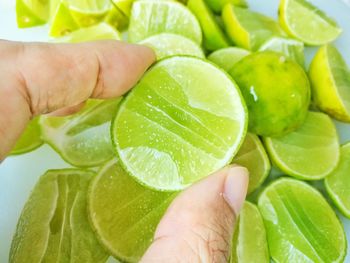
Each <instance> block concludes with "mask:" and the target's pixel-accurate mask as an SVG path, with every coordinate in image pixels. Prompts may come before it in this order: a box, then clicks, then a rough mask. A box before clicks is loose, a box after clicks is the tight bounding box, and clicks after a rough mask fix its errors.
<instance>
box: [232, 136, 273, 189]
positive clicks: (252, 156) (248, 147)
mask: <svg viewBox="0 0 350 263" xmlns="http://www.w3.org/2000/svg"><path fill="white" fill-rule="evenodd" d="M232 163H233V164H239V165H242V166H244V167H246V168H248V170H249V187H248V193H251V192H253V191H254V190H256V189H257V188H259V187H260V186H261V185H262V184H263V182H264V181H265V179H266V178H267V176H268V175H269V173H270V171H271V164H270V160H269V157H268V156H267V153H266V151H265V149H264V146H263V145H262V143H261V141H260V139H259V137H258V136H256V135H255V134H252V133H248V134H247V136H246V138H245V140H244V142H243V145H242V146H241V148H240V149H239V152H238V153H237V155H236V156H235V158H233V161H232Z"/></svg>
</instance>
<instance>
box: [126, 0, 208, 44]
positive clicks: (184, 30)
mask: <svg viewBox="0 0 350 263" xmlns="http://www.w3.org/2000/svg"><path fill="white" fill-rule="evenodd" d="M160 33H173V34H179V35H183V36H185V37H188V38H190V39H192V40H193V41H194V42H196V43H197V44H201V42H202V31H201V28H200V26H199V23H198V21H197V19H196V17H195V16H194V15H193V14H192V13H191V12H190V11H189V10H188V9H187V8H186V7H185V6H183V5H182V4H180V3H177V2H173V1H157V0H155V1H154V0H153V1H152V0H149V1H137V2H135V3H134V5H133V7H132V10H131V17H130V25H129V39H130V41H131V42H133V43H137V42H140V41H141V40H144V39H145V38H147V37H150V36H153V35H157V34H160Z"/></svg>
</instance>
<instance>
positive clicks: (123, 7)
mask: <svg viewBox="0 0 350 263" xmlns="http://www.w3.org/2000/svg"><path fill="white" fill-rule="evenodd" d="M134 2H135V0H112V3H113V5H114V6H115V7H116V8H117V9H119V10H120V11H121V12H123V14H125V15H126V16H127V17H128V18H129V17H130V15H131V8H132V5H133V3H134Z"/></svg>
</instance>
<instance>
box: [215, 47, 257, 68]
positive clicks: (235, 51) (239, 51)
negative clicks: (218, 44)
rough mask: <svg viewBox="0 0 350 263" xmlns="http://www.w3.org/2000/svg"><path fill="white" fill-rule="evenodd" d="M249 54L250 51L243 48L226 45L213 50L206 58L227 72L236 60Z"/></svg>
mask: <svg viewBox="0 0 350 263" xmlns="http://www.w3.org/2000/svg"><path fill="white" fill-rule="evenodd" d="M249 54H250V51H248V50H245V49H243V48H239V47H228V48H223V49H219V50H216V51H214V52H213V53H211V54H210V55H209V56H208V59H209V60H210V61H212V62H214V63H215V64H216V65H218V66H219V67H221V68H223V69H224V70H225V71H227V72H229V71H230V70H231V69H232V68H233V66H234V65H235V64H236V63H237V62H238V61H240V60H241V59H242V58H244V57H246V56H248V55H249Z"/></svg>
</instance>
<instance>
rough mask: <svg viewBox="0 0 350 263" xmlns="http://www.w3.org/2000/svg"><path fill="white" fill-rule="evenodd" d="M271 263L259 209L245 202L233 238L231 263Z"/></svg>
mask: <svg viewBox="0 0 350 263" xmlns="http://www.w3.org/2000/svg"><path fill="white" fill-rule="evenodd" d="M239 262H261V263H264V262H266V263H267V262H270V256H269V251H268V247H267V239H266V231H265V226H264V222H263V219H262V217H261V215H260V212H259V210H258V208H257V207H256V206H255V205H254V204H252V203H250V202H245V203H244V206H243V208H242V210H241V212H240V214H239V218H238V222H237V224H236V229H235V232H234V236H233V242H232V253H231V259H230V263H239Z"/></svg>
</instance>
